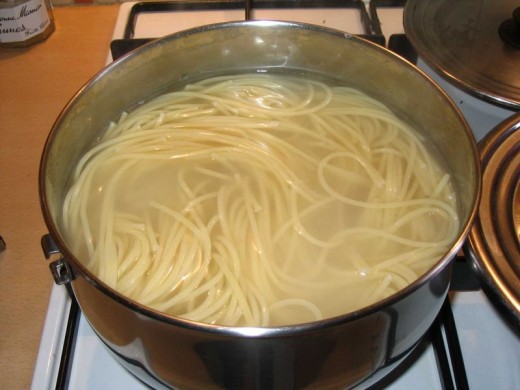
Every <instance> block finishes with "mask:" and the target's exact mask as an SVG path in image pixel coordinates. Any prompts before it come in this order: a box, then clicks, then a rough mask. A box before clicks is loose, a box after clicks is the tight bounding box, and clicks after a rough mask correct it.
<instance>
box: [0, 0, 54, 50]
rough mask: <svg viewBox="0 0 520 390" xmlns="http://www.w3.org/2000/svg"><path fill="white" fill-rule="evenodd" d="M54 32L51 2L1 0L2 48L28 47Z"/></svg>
mask: <svg viewBox="0 0 520 390" xmlns="http://www.w3.org/2000/svg"><path fill="white" fill-rule="evenodd" d="M53 31H54V19H53V15H52V6H51V3H50V0H0V47H27V46H30V45H32V44H35V43H37V42H40V41H43V40H44V39H46V38H47V37H48V36H49V35H51V34H52V32H53Z"/></svg>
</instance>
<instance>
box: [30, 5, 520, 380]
mask: <svg viewBox="0 0 520 390" xmlns="http://www.w3.org/2000/svg"><path fill="white" fill-rule="evenodd" d="M404 3H405V1H391V0H387V1H371V2H361V1H348V0H347V1H337V0H334V1H331V0H324V1H323V0H322V1H318V2H313V1H305V0H298V1H290V0H282V1H259V0H256V1H255V2H254V3H253V2H252V1H250V0H248V1H246V2H242V1H209V2H208V1H199V2H197V1H195V2H194V1H176V2H161V3H153V2H152V3H123V4H122V5H121V7H120V11H119V16H118V19H117V22H116V25H115V28H114V35H113V42H112V44H111V48H110V49H111V51H110V53H109V54H108V57H107V63H108V62H111V61H113V60H116V59H117V58H118V57H119V56H121V55H124V53H126V52H127V51H128V50H131V49H133V48H135V47H137V46H139V45H142V44H145V43H147V42H149V41H150V40H153V39H155V38H158V37H161V36H164V35H166V34H170V33H174V32H176V31H180V30H184V29H186V28H191V27H196V26H199V25H201V24H209V23H217V22H223V21H233V20H243V19H276V20H293V21H299V22H307V23H313V24H319V25H323V26H326V27H331V28H336V29H341V30H344V31H347V32H349V33H353V34H359V35H361V36H363V37H365V38H368V39H371V40H373V41H374V42H376V43H378V44H380V45H383V46H386V47H388V48H389V49H391V50H394V51H396V52H397V53H398V54H400V55H402V56H403V57H404V58H406V59H408V60H409V61H411V62H415V63H417V65H418V66H419V67H420V68H421V69H423V70H424V71H425V72H426V73H427V74H428V75H430V76H431V77H432V78H433V79H434V80H436V81H437V82H438V83H439V84H440V85H441V87H442V88H444V89H445V90H446V91H447V92H448V94H449V95H450V96H451V97H452V99H453V101H454V102H456V104H457V105H458V106H459V107H460V108H461V111H462V112H463V114H464V115H465V116H466V119H467V120H468V123H469V124H470V126H471V128H472V130H473V132H474V134H475V136H476V138H477V139H480V138H482V137H483V135H485V134H486V133H487V132H488V131H489V130H490V129H491V128H492V127H494V126H495V125H496V124H498V123H499V122H501V121H502V120H503V119H505V118H506V117H508V116H510V115H511V112H510V111H508V110H504V109H499V108H497V107H489V105H487V104H486V105H483V104H482V102H479V101H478V99H475V98H473V97H471V96H469V95H467V94H465V93H463V92H461V91H458V90H457V89H456V88H454V87H452V86H451V85H449V84H448V83H447V82H445V81H444V80H443V79H442V78H440V77H439V76H437V75H436V74H435V73H434V72H433V71H431V69H429V68H428V67H427V66H426V64H424V63H423V62H422V61H421V59H420V58H419V59H418V58H417V55H416V53H415V52H414V50H413V48H412V47H411V46H410V44H409V43H408V41H407V40H406V36H405V34H404V29H403V25H402V15H403V7H404ZM107 50H108V48H107ZM71 296H72V295H71V294H70V291H68V289H67V288H66V287H65V286H54V287H53V290H52V294H51V297H50V302H49V311H48V313H47V319H46V323H45V327H44V331H43V334H42V342H41V347H40V352H39V355H38V359H37V364H36V368H35V372H34V378H33V385H32V388H33V389H44V388H57V389H66V388H71V389H148V388H150V387H149V386H148V385H147V384H144V383H142V382H141V381H140V380H138V379H137V378H136V377H134V376H133V375H132V374H130V373H129V372H128V371H127V370H126V369H125V368H124V367H123V366H121V365H120V364H119V363H118V362H117V361H116V360H115V359H114V358H113V357H112V356H111V355H110V352H109V351H108V349H107V348H105V346H104V345H103V343H102V342H101V341H100V339H99V338H98V337H97V336H96V334H95V333H94V331H93V330H92V328H91V327H90V325H89V324H88V322H87V320H86V319H85V317H84V316H83V315H82V314H81V310H80V309H79V308H78V305H77V303H76V301H75V300H74V298H73V297H72V298H71ZM393 368H394V367H392V369H393ZM383 374H387V373H386V372H384V371H382V372H379V373H378V375H377V376H376V377H374V378H372V379H371V380H369V381H368V382H366V383H363V384H362V385H361V386H359V387H358V388H359V389H365V388H385V389H386V388H387V389H411V388H421V389H466V388H471V389H490V388H497V389H513V388H520V335H518V334H517V333H516V331H515V330H513V329H511V328H510V327H509V325H508V322H506V321H504V320H503V318H502V316H501V315H500V313H498V312H497V311H496V309H495V306H494V305H493V304H492V302H490V301H489V299H488V298H487V296H486V295H485V294H484V293H483V292H482V290H481V289H480V287H479V284H478V281H477V280H476V279H475V278H474V277H473V274H472V272H471V270H470V269H469V267H468V264H467V262H466V260H465V259H464V256H463V254H462V253H461V256H459V257H458V258H457V259H456V260H455V261H454V271H453V279H452V287H451V290H450V293H449V297H448V299H447V300H446V302H445V305H444V307H443V309H442V311H441V313H440V315H439V318H438V319H437V321H436V322H435V323H434V325H433V326H432V328H431V330H430V331H429V332H428V334H427V335H426V336H425V337H424V340H423V341H422V342H421V344H420V345H419V346H418V347H416V348H415V349H414V350H413V351H412V352H411V353H410V354H409V355H407V356H406V357H405V358H403V359H402V361H400V362H398V365H397V368H395V369H394V370H393V371H392V372H391V373H390V374H388V375H386V376H384V378H383V379H381V376H383Z"/></svg>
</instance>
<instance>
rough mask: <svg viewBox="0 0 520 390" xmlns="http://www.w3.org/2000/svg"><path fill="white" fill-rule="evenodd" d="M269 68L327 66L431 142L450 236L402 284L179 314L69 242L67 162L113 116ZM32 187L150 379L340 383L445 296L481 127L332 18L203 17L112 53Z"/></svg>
mask: <svg viewBox="0 0 520 390" xmlns="http://www.w3.org/2000/svg"><path fill="white" fill-rule="evenodd" d="M256 70H265V71H270V72H298V73H302V74H319V75H325V76H326V77H328V78H331V79H337V80H339V81H341V82H346V83H348V84H350V85H352V86H353V87H356V88H359V89H361V90H363V91H365V92H366V93H368V94H370V95H372V96H373V97H375V98H377V99H379V100H380V101H383V102H385V103H386V104H387V105H389V106H390V107H391V108H392V109H394V110H395V111H396V112H397V113H398V114H400V115H402V116H403V118H404V119H405V120H407V121H409V122H410V123H411V124H413V125H414V126H416V127H417V128H418V129H419V130H420V131H421V132H422V133H423V134H424V136H425V137H426V138H427V139H428V140H429V142H432V143H433V144H434V145H435V147H436V148H437V149H438V151H439V152H440V155H441V156H442V157H443V158H444V160H445V163H446V165H447V167H448V168H449V170H450V171H451V173H452V175H453V179H454V182H455V186H456V191H457V193H458V197H459V200H460V202H459V205H458V206H459V213H460V222H461V228H460V232H459V235H458V239H457V240H456V242H454V243H453V245H452V246H451V248H450V250H449V251H448V252H447V253H446V254H445V256H444V257H443V258H442V259H440V260H439V262H438V263H437V264H435V265H434V267H432V269H431V270H430V271H429V272H428V273H427V274H425V275H424V276H422V277H421V278H420V279H419V280H417V281H416V282H415V283H413V284H412V285H411V286H409V287H408V288H406V289H405V290H403V291H401V292H399V293H397V294H395V295H394V296H392V297H390V298H388V299H386V300H384V301H381V302H378V303H377V304H374V305H372V306H370V307H367V308H365V309H363V310H359V311H356V312H354V313H350V314H346V315H343V316H340V317H336V318H332V319H328V320H324V321H319V322H315V323H307V324H301V325H296V326H286V327H280V328H232V327H219V326H211V325H206V324H201V323H196V322H191V321H187V320H183V319H180V318H175V317H171V316H167V315H163V314H161V313H159V312H156V311H153V310H150V309H148V308H146V307H144V306H142V305H140V304H138V303H136V302H133V301H130V300H129V299H127V298H125V297H124V296H121V295H120V294H118V293H117V292H115V291H114V290H112V289H110V288H109V287H108V286H106V285H105V284H104V283H102V282H101V281H100V280H98V279H97V278H96V277H95V276H94V275H93V274H91V273H90V272H89V271H88V270H87V269H86V268H85V267H84V266H83V265H82V264H81V263H80V262H79V261H78V260H77V259H76V258H75V257H74V254H73V253H71V252H70V250H69V249H68V245H67V242H66V240H65V239H64V234H63V233H64V232H63V231H62V226H61V224H60V222H59V221H60V220H61V219H60V214H61V207H62V201H63V198H64V194H65V192H66V190H67V185H68V181H69V178H70V174H71V170H72V167H74V165H75V164H76V161H77V160H78V158H79V156H80V155H81V154H82V153H83V152H84V151H85V150H86V149H87V148H88V147H89V146H90V145H91V144H92V143H93V142H94V141H95V140H96V138H97V137H98V136H99V134H100V133H101V132H102V131H103V130H104V129H105V128H106V127H107V125H108V123H109V121H111V120H116V119H118V117H119V115H120V113H121V111H123V110H127V109H129V108H131V107H132V106H134V105H135V104H136V103H137V102H139V101H142V100H143V99H148V98H150V97H152V96H154V95H157V94H159V93H161V91H164V90H165V89H169V88H172V87H174V86H176V85H179V86H180V85H183V84H185V83H186V82H188V81H192V80H196V79H200V78H205V77H208V76H213V75H216V74H225V73H236V72H245V71H256ZM40 196H41V205H42V210H43V214H44V217H45V221H46V223H47V226H48V228H49V231H50V235H47V236H46V237H44V243H45V245H44V247H45V248H46V250H45V251H46V255H50V253H51V252H53V250H51V249H49V242H51V241H52V242H53V243H55V245H56V249H55V251H57V252H60V254H61V257H60V258H59V259H58V260H55V261H54V262H53V263H52V264H51V269H52V270H53V274H54V276H55V279H56V281H57V282H58V283H70V284H71V286H72V289H73V291H74V294H75V296H76V298H77V300H78V302H79V304H80V307H81V309H82V311H83V313H84V315H85V317H86V318H87V319H88V321H89V323H90V324H91V325H92V327H93V329H94V330H95V332H96V333H97V334H98V335H99V337H100V338H101V339H102V340H103V341H104V343H105V344H106V345H107V347H108V348H109V349H110V350H111V351H112V352H113V353H114V355H115V356H116V357H117V358H118V359H119V360H120V361H121V362H123V363H124V364H125V365H126V366H127V367H129V368H131V369H132V371H133V372H134V373H135V374H136V375H138V376H140V377H141V378H143V379H144V380H145V381H146V382H148V383H153V384H158V383H160V384H163V385H167V386H170V387H175V388H180V389H201V388H203V389H211V388H226V389H229V388H268V389H278V388H280V389H288V388H320V389H329V388H330V389H332V388H345V387H350V386H352V385H354V384H356V383H359V382H361V381H363V380H365V379H366V378H367V377H369V376H371V375H372V374H374V373H375V372H376V371H378V370H380V369H381V368H383V367H385V366H388V365H389V364H390V363H392V362H394V361H395V360H397V359H399V358H400V357H402V356H404V355H405V354H406V353H407V352H409V351H410V350H411V349H412V348H413V347H414V346H415V345H416V344H417V343H418V341H419V340H420V339H421V337H422V336H423V335H424V334H425V332H426V331H427V330H428V328H429V327H430V325H431V324H432V322H433V320H434V319H435V317H436V316H437V314H438V312H439V310H440V307H441V305H442V303H443V301H444V299H445V297H446V294H447V291H448V287H449V280H450V273H451V264H450V260H451V259H452V257H453V256H454V254H455V253H456V252H457V251H458V250H459V248H460V247H461V245H462V243H463V241H464V239H465V237H466V235H467V233H468V230H469V228H470V225H471V222H472V220H473V218H474V216H475V212H476V205H477V204H478V201H479V196H480V170H479V160H478V153H477V148H476V144H475V140H474V138H473V136H472V134H471V131H470V130H469V128H468V126H467V124H466V122H465V121H464V119H463V117H462V116H461V114H460V113H459V111H458V110H457V108H456V107H455V105H454V104H453V103H452V102H451V101H450V100H449V98H448V97H447V96H446V95H445V94H444V93H443V92H442V90H441V89H440V88H438V87H437V86H436V85H435V84H434V83H433V82H432V81H431V80H430V79H428V78H427V77H426V76H425V75H424V74H423V73H421V72H420V71H419V70H418V69H417V68H415V67H414V66H412V65H411V64H409V63H407V62H405V61H404V60H402V59H401V58H399V57H397V56H395V55H393V54H391V53H390V52H388V51H386V50H385V49H383V48H380V47H377V46H375V45H373V44H371V43H369V42H367V41H364V40H362V39H359V38H356V37H354V36H351V35H349V34H345V33H343V32H339V31H332V30H328V29H323V28H320V27H317V26H310V25H305V24H300V23H284V22H271V21H255V22H235V23H225V24H218V25H210V26H204V27H201V28H198V29H194V30H189V31H185V32H181V33H178V34H175V35H171V36H168V37H165V38H163V39H160V40H158V41H155V42H153V43H150V44H148V45H147V46H145V47H143V48H141V49H139V50H137V51H136V52H133V53H132V54H130V55H128V56H126V57H124V58H122V59H121V60H119V61H117V62H115V63H113V64H112V65H110V66H108V67H107V68H106V69H104V70H103V71H102V72H100V73H99V74H98V75H97V76H95V77H94V78H93V79H92V80H91V81H90V82H89V83H88V84H87V85H85V87H84V88H83V89H82V90H80V91H79V93H78V94H77V95H76V96H75V97H74V98H73V99H72V100H71V102H70V103H69V104H68V105H67V107H66V108H65V109H64V111H63V112H62V113H61V115H60V117H59V118H58V119H57V121H56V123H55V125H54V127H53V129H52V131H51V132H50V135H49V138H48V140H47V143H46V145H45V150H44V152H43V156H42V161H41V169H40Z"/></svg>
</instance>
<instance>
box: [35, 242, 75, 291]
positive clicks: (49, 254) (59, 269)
mask: <svg viewBox="0 0 520 390" xmlns="http://www.w3.org/2000/svg"><path fill="white" fill-rule="evenodd" d="M41 245H42V249H43V253H44V254H45V258H46V259H47V260H52V259H53V258H55V259H56V260H53V261H52V262H51V263H50V264H49V268H50V270H51V274H52V276H53V277H54V282H55V283H56V284H66V283H70V282H71V281H72V280H74V279H75V276H74V273H73V272H72V269H71V268H70V266H69V264H68V263H67V261H66V260H65V259H64V258H63V256H62V255H61V252H60V250H59V248H58V246H57V245H56V243H55V242H54V240H53V239H52V237H51V235H50V234H46V235H44V236H43V237H42V239H41Z"/></svg>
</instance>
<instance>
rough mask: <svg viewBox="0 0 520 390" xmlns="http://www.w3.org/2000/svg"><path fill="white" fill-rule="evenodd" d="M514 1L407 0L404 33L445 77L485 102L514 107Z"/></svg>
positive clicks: (519, 18)
mask: <svg viewBox="0 0 520 390" xmlns="http://www.w3.org/2000/svg"><path fill="white" fill-rule="evenodd" d="M519 5H520V4H519V3H518V0H493V1H489V0H457V1H453V0H408V1H407V3H406V6H405V10H404V28H405V32H406V35H407V37H408V38H409V39H410V41H411V43H412V45H413V46H414V47H415V49H416V50H417V52H418V54H419V56H420V58H421V59H422V60H424V61H425V62H426V63H427V64H428V65H429V66H431V67H432V68H433V69H434V70H435V71H437V72H438V73H439V74H440V75H442V76H443V77H444V78H446V79H448V81H450V82H452V83H454V84H455V85H456V86H457V87H459V88H461V89H463V90H465V91H466V92H468V93H471V94H473V95H476V96H477V97H479V98H482V99H484V100H486V101H488V102H491V103H494V104H497V105H500V106H504V107H508V108H513V109H515V110H518V109H520V71H519V69H520V7H519Z"/></svg>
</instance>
